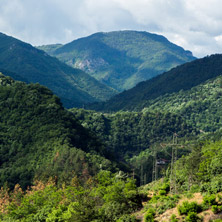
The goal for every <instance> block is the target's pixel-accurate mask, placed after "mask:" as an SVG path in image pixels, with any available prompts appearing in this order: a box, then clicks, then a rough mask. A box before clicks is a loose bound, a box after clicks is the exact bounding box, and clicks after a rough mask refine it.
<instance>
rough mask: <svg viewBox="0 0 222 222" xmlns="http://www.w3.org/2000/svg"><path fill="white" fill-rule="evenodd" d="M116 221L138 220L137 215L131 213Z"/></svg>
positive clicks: (130, 221)
mask: <svg viewBox="0 0 222 222" xmlns="http://www.w3.org/2000/svg"><path fill="white" fill-rule="evenodd" d="M116 222H136V217H135V216H131V215H128V214H126V215H123V216H122V217H120V218H119V219H118V220H117V221H116Z"/></svg>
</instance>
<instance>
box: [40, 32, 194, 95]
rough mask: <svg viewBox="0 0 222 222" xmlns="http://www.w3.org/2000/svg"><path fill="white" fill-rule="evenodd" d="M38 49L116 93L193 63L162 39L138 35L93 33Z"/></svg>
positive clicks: (186, 52) (188, 54) (174, 46)
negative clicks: (68, 41) (88, 75)
mask: <svg viewBox="0 0 222 222" xmlns="http://www.w3.org/2000/svg"><path fill="white" fill-rule="evenodd" d="M39 48H40V49H42V50H45V51H46V52H47V53H49V54H50V55H52V56H55V57H57V58H58V59H60V60H61V61H63V62H65V63H67V64H68V65H70V66H72V67H74V68H80V69H82V70H84V71H85V72H87V73H89V74H90V75H92V76H93V77H94V78H96V79H97V80H99V81H100V82H102V83H105V84H106V85H108V86H110V87H112V88H114V89H116V90H118V91H119V92H121V91H123V90H126V89H129V88H132V87H133V86H135V85H136V84H137V83H138V82H141V81H144V80H147V79H150V78H152V77H154V76H156V75H158V74H160V73H162V72H164V71H168V70H170V69H171V68H173V67H175V66H177V65H180V64H182V63H185V62H189V61H192V60H194V59H195V58H194V57H193V56H192V53H191V52H189V51H185V50H184V49H183V48H181V47H179V46H177V45H175V44H173V43H171V42H169V41H168V40H167V39H166V38H165V37H163V36H161V35H156V34H151V33H148V32H138V31H115V32H108V33H96V34H93V35H91V36H88V37H85V38H80V39H77V40H74V41H72V42H70V43H68V44H65V45H58V44H56V45H51V46H50V45H46V46H41V47H39Z"/></svg>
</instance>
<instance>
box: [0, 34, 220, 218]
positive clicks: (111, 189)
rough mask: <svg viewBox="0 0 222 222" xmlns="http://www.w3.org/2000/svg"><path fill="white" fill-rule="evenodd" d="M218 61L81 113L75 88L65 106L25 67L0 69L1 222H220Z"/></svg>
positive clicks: (188, 67) (189, 66)
mask: <svg viewBox="0 0 222 222" xmlns="http://www.w3.org/2000/svg"><path fill="white" fill-rule="evenodd" d="M116 34H117V33H116ZM100 35H102V34H100ZM0 37H2V36H0ZM3 37H4V38H3ZM3 37H2V38H3V39H5V38H6V39H5V41H6V40H8V37H5V36H3ZM155 37H157V36H155ZM111 40H112V39H107V41H108V42H109V44H113V42H112V41H111ZM160 40H161V41H162V42H164V41H166V40H164V39H162V38H161V39H160ZM11 41H15V43H16V44H18V45H16V50H17V49H18V48H17V47H22V48H23V47H25V49H26V50H28V51H29V48H30V49H33V47H32V46H28V45H26V44H25V45H24V44H23V43H22V42H19V43H18V42H17V40H14V39H11ZM104 41H105V40H104ZM113 41H114V40H113ZM121 41H122V40H121V39H120V42H121ZM6 42H8V41H6ZM0 45H1V44H0ZM2 45H4V44H2ZM9 45H10V44H9ZM45 47H48V48H47V50H62V49H63V47H65V46H63V45H52V46H51V47H50V46H45ZM116 47H118V46H116ZM6 48H7V47H6ZM4 50H5V48H4ZM33 50H34V51H33V52H35V53H37V54H38V56H39V57H38V56H37V57H36V58H40V57H41V59H43V58H44V56H42V55H44V52H43V51H39V50H37V49H33ZM35 50H37V51H35ZM181 50H182V49H181ZM0 51H1V48H0ZM18 51H19V50H18ZM39 53H40V54H39ZM184 53H185V52H184ZM1 55H4V53H2V54H1V53H0V61H1ZM7 55H9V54H7ZM10 55H11V54H10ZM29 55H30V54H29ZM25 57H28V55H26V56H25ZM45 57H46V60H47V61H44V62H43V63H41V64H45V65H47V64H48V63H45V62H49V61H51V62H52V61H57V59H55V58H51V57H50V56H49V55H45ZM48 57H50V58H48ZM7 58H9V57H7ZM7 58H6V59H7ZM36 58H35V59H36ZM47 58H48V59H47ZM41 59H40V60H41ZM31 60H32V59H31ZM29 61H30V60H29ZM221 61H222V56H221V55H212V56H208V57H205V58H203V59H197V60H195V61H192V62H189V63H186V64H184V65H181V66H178V67H176V68H173V69H171V70H170V71H168V72H165V73H163V74H162V75H159V76H157V77H154V78H153V79H151V80H148V81H145V82H142V83H139V84H138V85H137V86H136V87H134V88H132V89H130V90H126V91H124V92H123V93H120V94H118V95H117V96H114V97H113V98H112V99H111V100H108V101H107V102H103V103H93V104H88V105H86V107H87V108H88V109H84V108H79V107H80V103H81V105H83V104H85V102H80V103H79V104H76V106H73V104H71V103H69V99H71V98H74V97H78V96H79V97H81V95H82V94H81V93H80V91H78V90H77V91H75V92H74V91H69V89H67V90H68V92H69V94H70V97H69V99H68V100H66V102H67V103H68V104H69V105H68V106H66V107H69V109H67V108H65V107H64V100H63V98H62V97H61V98H59V97H58V96H57V95H55V94H54V91H53V90H51V89H48V88H47V87H46V86H44V85H41V84H39V83H29V81H30V79H26V77H30V76H29V75H28V73H29V69H27V70H26V69H25V70H24V73H23V72H22V71H21V72H17V71H18V70H19V69H20V68H21V67H20V68H19V69H15V70H14V71H13V70H11V69H8V70H7V68H9V67H10V64H9V63H7V64H4V62H2V63H1V62H0V70H2V72H3V74H2V73H0V221H2V222H20V221H21V222H66V221H68V222H69V221H70V222H91V221H92V222H139V221H143V222H154V221H156V222H179V221H184V222H199V221H203V222H205V221H212V222H213V221H215V222H220V221H222V216H221V213H222V165H221V163H222V117H221V116H222V111H221V106H222V66H221V64H222V63H221ZM3 64H4V65H5V66H4V65H3ZM58 64H60V65H61V64H62V63H60V62H59V63H58ZM61 66H63V68H64V70H70V72H71V71H73V69H72V68H71V67H68V66H66V65H65V64H62V65H61ZM1 67H2V69H1ZM15 67H16V66H15ZM39 67H40V68H41V67H43V66H39ZM59 67H60V66H59ZM29 68H30V67H29ZM32 68H33V66H32ZM16 70H17V71H16ZM64 70H63V71H64ZM45 71H46V74H47V72H48V71H49V70H48V69H47V70H45ZM30 72H31V71H30ZM49 72H50V73H51V71H49ZM76 72H77V74H76V76H75V77H76V78H77V79H78V81H80V82H82V85H81V86H80V85H78V84H77V82H75V84H76V85H78V87H77V88H81V87H83V86H84V84H85V85H87V87H88V88H90V87H91V85H90V84H91V83H87V82H85V80H84V78H82V77H81V76H79V74H78V73H79V72H81V71H78V70H76ZM73 75H74V73H73ZM41 77H42V76H41ZM57 77H58V76H57ZM57 77H55V79H54V80H56V78H57ZM66 77H67V76H66ZM12 78H13V79H12ZM87 78H89V79H91V77H87ZM14 79H16V80H14ZM67 79H68V80H70V78H68V77H67ZM67 79H66V80H67ZM73 81H74V80H73ZM95 81H96V80H95ZM60 83H61V85H63V83H64V82H63V81H61V82H60ZM73 83H74V82H73ZM75 84H74V85H75ZM97 86H98V85H97ZM97 86H96V87H97ZM64 87H65V86H64ZM100 89H101V90H102V88H100ZM94 90H95V92H96V93H98V94H101V92H99V91H97V89H96V88H94ZM83 91H84V92H87V90H86V89H84V90H83ZM111 91H112V90H111ZM78 92H79V94H78ZM81 92H82V91H81ZM85 95H86V94H85ZM64 98H68V97H66V96H65V95H64ZM93 101H94V100H93Z"/></svg>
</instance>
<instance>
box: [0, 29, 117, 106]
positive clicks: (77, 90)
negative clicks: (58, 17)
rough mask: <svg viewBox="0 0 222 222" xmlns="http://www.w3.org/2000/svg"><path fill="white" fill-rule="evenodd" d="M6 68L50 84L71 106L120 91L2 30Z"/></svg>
mask: <svg viewBox="0 0 222 222" xmlns="http://www.w3.org/2000/svg"><path fill="white" fill-rule="evenodd" d="M4 70H7V75H10V76H11V77H13V78H16V79H17V80H22V81H23V80H26V81H28V82H33V83H37V82H38V83H40V84H42V85H44V86H47V87H49V88H50V89H51V90H52V91H53V92H54V93H55V94H56V95H58V96H59V97H60V98H61V100H62V102H63V104H64V105H65V106H66V107H69V108H70V107H74V106H75V107H82V106H83V104H86V103H89V102H95V101H104V100H106V99H108V98H110V97H111V96H113V95H114V94H116V91H115V90H113V89H111V88H110V87H107V86H106V85H104V84H102V83H100V82H99V81H97V80H95V79H94V78H92V77H91V76H89V75H88V74H86V73H85V72H83V71H81V70H79V69H74V68H71V67H70V66H68V65H66V64H64V63H62V62H60V61H59V60H57V59H56V58H53V57H51V56H49V55H48V54H46V53H45V52H43V51H41V50H38V49H36V48H34V47H32V46H31V45H29V44H26V43H24V42H21V41H19V40H17V39H15V38H12V37H9V36H7V35H4V34H2V33H0V71H1V72H3V71H4ZM17 74H19V76H18V75H17Z"/></svg>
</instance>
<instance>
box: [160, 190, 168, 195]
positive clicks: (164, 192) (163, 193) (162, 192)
mask: <svg viewBox="0 0 222 222" xmlns="http://www.w3.org/2000/svg"><path fill="white" fill-rule="evenodd" d="M166 194H167V192H166V190H160V191H159V195H160V196H165V195H166Z"/></svg>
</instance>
